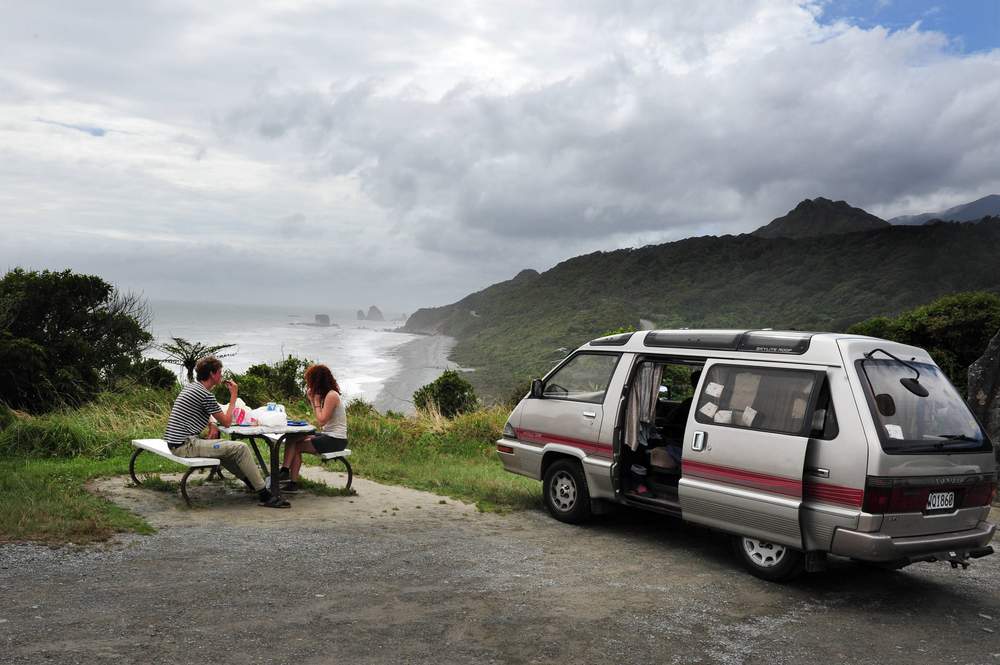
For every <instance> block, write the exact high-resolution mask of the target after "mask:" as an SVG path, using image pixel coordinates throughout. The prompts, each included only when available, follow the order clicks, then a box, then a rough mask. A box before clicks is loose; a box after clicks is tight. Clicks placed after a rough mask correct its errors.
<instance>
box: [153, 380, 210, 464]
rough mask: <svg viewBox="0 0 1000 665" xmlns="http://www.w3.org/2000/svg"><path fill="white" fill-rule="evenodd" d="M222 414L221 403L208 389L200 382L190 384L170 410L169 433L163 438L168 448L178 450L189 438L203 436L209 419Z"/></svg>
mask: <svg viewBox="0 0 1000 665" xmlns="http://www.w3.org/2000/svg"><path fill="white" fill-rule="evenodd" d="M221 412H222V409H221V408H220V407H219V403H218V402H216V401H215V396H214V395H213V394H212V393H211V392H210V391H209V390H208V388H206V387H205V386H203V385H201V383H200V382H198V381H195V382H194V383H189V384H187V385H186V386H184V387H183V388H182V389H181V392H180V394H179V395H177V399H176V400H174V408H172V409H171V410H170V419H169V420H168V421H167V433H166V434H165V435H164V437H163V438H164V439H166V441H167V445H168V446H170V447H171V448H176V447H177V446H179V445H181V444H183V443H184V441H185V439H187V438H188V437H189V436H191V435H198V434H201V431H202V430H203V429H205V427H206V426H207V425H208V417H209V416H211V415H212V414H215V413H221Z"/></svg>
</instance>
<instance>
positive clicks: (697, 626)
mask: <svg viewBox="0 0 1000 665" xmlns="http://www.w3.org/2000/svg"><path fill="white" fill-rule="evenodd" d="M310 471H311V472H313V473H318V472H316V471H314V470H312V469H310ZM356 488H357V490H358V492H359V495H358V496H356V497H317V496H308V495H305V496H303V495H300V496H299V497H297V498H295V499H294V501H293V504H294V505H293V508H292V509H291V510H285V511H278V510H269V509H264V508H258V507H256V506H255V505H253V504H252V503H251V502H250V501H249V499H248V498H247V497H246V495H243V494H240V493H237V492H232V493H227V494H226V495H225V496H221V493H222V491H223V490H221V489H219V488H213V487H211V486H207V487H205V488H202V489H200V490H199V491H200V492H203V493H206V494H210V495H212V496H211V500H210V501H209V502H208V503H207V504H206V505H205V506H204V507H202V508H198V509H196V510H185V509H183V508H181V507H180V506H181V505H182V504H181V502H180V500H179V499H178V498H176V497H174V496H172V495H169V494H163V493H160V492H154V491H151V490H142V489H130V488H127V487H126V486H125V481H124V480H123V479H120V478H119V479H111V480H107V481H104V482H102V483H101V484H100V490H101V491H103V492H105V493H108V494H109V495H110V496H112V497H113V498H114V499H115V500H116V501H118V502H119V503H121V504H123V505H126V506H128V507H129V508H131V509H133V510H135V511H137V512H139V513H140V514H142V515H144V516H145V517H146V518H147V519H148V520H149V521H150V522H151V523H152V524H154V525H155V526H156V527H157V528H158V529H159V532H158V533H157V534H156V535H154V536H146V537H142V536H129V537H126V538H123V539H120V540H119V541H116V542H115V543H112V544H109V545H107V546H102V547H88V548H72V547H67V548H61V549H56V550H53V549H48V548H44V547H37V546H7V547H0V592H2V593H3V597H4V598H5V600H6V602H5V603H4V605H3V607H2V608H0V645H2V648H3V654H4V662H5V663H77V662H79V663H94V662H100V661H102V660H104V659H107V660H109V661H110V660H111V659H114V660H115V661H116V662H126V663H204V662H206V661H212V662H213V663H240V664H245V663H333V662H336V663H398V662H413V663H452V662H455V663H479V664H482V663H548V662H577V663H641V664H642V665H650V664H651V663H689V662H691V663H744V662H747V663H748V662H764V663H812V662H817V661H818V660H826V661H830V662H837V663H871V662H880V663H895V662H898V663H951V662H955V663H991V664H997V663H1000V555H995V556H993V557H988V558H987V559H983V560H980V561H979V562H976V563H974V564H973V566H972V567H971V568H970V569H969V570H967V571H962V570H951V569H950V568H948V567H947V566H945V565H942V564H919V565H916V566H911V567H910V568H908V569H905V570H903V571H899V572H886V571H882V570H879V569H873V568H868V567H864V566H860V565H857V564H854V563H851V562H847V561H837V562H834V564H833V565H832V566H831V569H830V570H829V571H828V572H826V573H823V574H816V575H810V576H807V577H805V578H803V579H802V580H801V581H799V582H797V583H794V584H792V585H787V586H777V585H773V584H769V583H766V582H762V581H759V580H757V579H755V578H753V577H751V576H749V575H747V574H746V573H744V572H743V571H742V570H741V569H740V568H738V567H737V565H736V561H735V559H734V557H733V556H732V555H731V554H730V553H729V549H728V547H727V544H726V542H725V540H724V539H723V538H722V537H720V536H718V535H715V534H712V533H710V532H707V531H704V530H702V529H698V528H693V527H689V526H684V525H682V524H679V523H676V522H672V521H664V520H663V519H662V518H658V517H656V516H651V515H644V514H640V513H631V512H624V513H619V514H618V515H616V516H612V517H608V518H602V519H601V520H599V521H597V522H596V523H595V524H593V525H591V526H588V527H585V528H576V527H571V526H567V525H564V524H560V523H558V522H556V521H554V520H552V519H550V518H548V517H547V516H546V515H544V514H543V513H541V512H528V513H518V514H513V515H507V516H498V515H484V514H480V513H477V512H476V511H475V509H474V508H472V507H469V506H465V505H462V504H457V503H456V502H454V501H451V500H450V499H449V500H447V502H446V503H444V504H442V503H440V501H441V498H440V497H437V496H432V495H429V494H423V493H420V492H415V491H412V490H407V489H404V488H398V487H385V486H381V485H377V484H374V483H368V482H365V481H363V480H359V481H356ZM994 516H996V517H1000V515H997V511H994ZM220 636H225V637H220Z"/></svg>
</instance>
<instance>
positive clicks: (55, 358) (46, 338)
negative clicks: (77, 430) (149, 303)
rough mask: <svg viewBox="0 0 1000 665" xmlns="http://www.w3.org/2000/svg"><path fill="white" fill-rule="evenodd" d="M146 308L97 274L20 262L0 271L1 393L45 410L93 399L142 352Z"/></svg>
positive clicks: (18, 404) (18, 405) (14, 403)
mask: <svg viewBox="0 0 1000 665" xmlns="http://www.w3.org/2000/svg"><path fill="white" fill-rule="evenodd" d="M148 322H149V311H148V308H147V307H146V304H145V302H144V301H143V300H142V299H141V298H139V297H138V296H135V295H133V294H123V293H120V292H119V291H117V290H116V289H115V288H114V287H112V286H111V285H110V284H108V283H107V282H105V281H104V280H103V279H101V278H100V277H96V276H93V275H78V274H74V273H73V272H72V271H70V270H65V271H62V272H50V271H48V270H45V271H42V272H37V271H25V270H23V269H21V268H15V269H13V270H11V271H9V272H7V273H6V274H4V276H3V277H2V278H0V328H2V329H3V330H4V333H3V335H2V337H0V368H2V369H0V400H2V401H4V402H6V403H7V404H8V405H10V406H11V407H13V408H15V409H25V410H28V411H32V412H36V413H38V412H42V411H45V410H48V409H52V408H56V407H59V406H63V405H67V404H80V403H83V402H85V401H87V400H90V399H92V398H93V397H94V396H95V395H96V394H97V393H98V392H99V391H100V390H101V389H102V388H106V387H108V386H109V385H111V384H112V383H113V382H114V381H116V380H117V379H118V378H119V377H120V376H122V375H123V374H126V373H127V371H128V368H129V367H130V366H131V365H132V364H133V363H134V362H137V361H139V360H140V359H141V354H142V351H143V349H144V348H146V346H147V345H148V344H149V343H150V341H151V340H152V336H151V335H150V334H149V332H148V331H147V330H146V327H147V325H148Z"/></svg>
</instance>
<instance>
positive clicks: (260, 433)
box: [219, 425, 316, 504]
mask: <svg viewBox="0 0 1000 665" xmlns="http://www.w3.org/2000/svg"><path fill="white" fill-rule="evenodd" d="M219 431H220V432H224V433H226V434H228V435H229V438H230V439H233V440H240V439H246V440H248V441H249V442H250V447H251V448H252V449H253V452H254V455H255V456H256V457H257V463H258V464H260V469H261V472H262V473H263V474H264V475H265V476H270V477H271V488H270V489H271V495H272V496H271V502H272V503H275V504H280V503H282V502H283V501H284V499H282V498H281V482H280V481H279V480H278V471H279V469H281V459H280V455H279V451H280V450H281V445H282V444H283V443H285V441H286V440H287V439H288V437H290V436H296V435H301V434H313V433H314V432H315V431H316V428H315V427H313V426H312V425H284V426H282V427H261V426H260V425H255V426H248V425H233V426H231V427H219ZM257 439H263V440H264V441H265V442H266V443H267V447H268V448H269V449H270V453H271V455H270V457H271V470H270V472H268V469H267V465H266V464H265V463H264V457H263V456H262V455H261V454H260V449H259V448H258V447H257Z"/></svg>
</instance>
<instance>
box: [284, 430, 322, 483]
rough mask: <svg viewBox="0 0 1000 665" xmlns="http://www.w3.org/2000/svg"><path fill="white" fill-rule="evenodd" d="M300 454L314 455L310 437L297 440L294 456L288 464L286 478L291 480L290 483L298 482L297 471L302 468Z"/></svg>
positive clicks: (314, 451) (314, 450)
mask: <svg viewBox="0 0 1000 665" xmlns="http://www.w3.org/2000/svg"><path fill="white" fill-rule="evenodd" d="M302 453H313V454H314V455H315V454H316V449H315V448H313V445H312V437H311V436H307V437H305V438H303V439H299V440H298V442H297V444H296V446H295V456H294V457H293V458H292V460H291V461H290V463H289V464H288V477H289V478H291V480H292V482H298V480H299V469H301V468H302Z"/></svg>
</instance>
